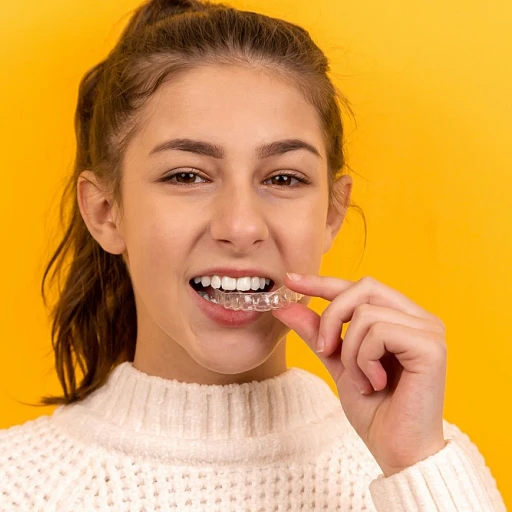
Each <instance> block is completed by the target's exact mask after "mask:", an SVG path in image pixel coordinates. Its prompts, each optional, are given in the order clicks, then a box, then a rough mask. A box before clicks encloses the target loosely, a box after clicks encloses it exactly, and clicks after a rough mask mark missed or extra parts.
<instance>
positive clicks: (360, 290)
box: [285, 274, 434, 318]
mask: <svg viewBox="0 0 512 512" xmlns="http://www.w3.org/2000/svg"><path fill="white" fill-rule="evenodd" d="M299 275H300V276H301V279H300V280H298V281H294V280H292V279H290V278H289V277H288V276H287V275H286V276H285V284H286V286H287V287H288V288H290V289H291V290H293V291H297V292H299V293H302V294H304V295H309V296H310V297H321V298H323V299H326V300H329V301H333V300H334V299H335V298H336V297H338V296H340V295H341V294H342V293H344V292H346V291H347V290H350V289H354V290H356V289H357V292H356V295H357V297H351V300H350V302H351V303H352V304H354V305H357V304H364V303H368V304H374V305H376V306H384V307H388V308H394V309H397V310H399V311H403V312H404V313H408V314H410V315H414V316H417V317H422V318H425V317H427V318H430V317H433V316H434V315H432V314H430V313H429V312H428V311H426V310H425V309H423V308H422V307H421V306H419V305H418V304H416V303H415V302H413V301H412V300H411V299H409V298H408V297H406V296H405V295H404V294H402V293H400V292H399V291H398V290H395V289H394V288H391V287H389V286H386V285H385V284H383V283H381V282H380V281H377V280H376V279H374V278H373V277H369V276H366V277H363V278H361V279H360V280H359V281H349V280H347V279H341V278H338V277H329V276H318V275H316V274H299ZM354 293H355V292H354ZM350 295H352V293H351V294H350Z"/></svg>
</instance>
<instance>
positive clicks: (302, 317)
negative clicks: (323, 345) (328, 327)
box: [272, 303, 320, 350]
mask: <svg viewBox="0 0 512 512" xmlns="http://www.w3.org/2000/svg"><path fill="white" fill-rule="evenodd" d="M272 314H273V315H274V317H275V318H277V319H278V320H280V321H281V322H283V323H284V324H285V325H287V326H288V327H289V328H290V329H293V330H294V331H295V332H296V333H297V334H298V335H299V336H300V337H301V338H302V339H303V340H304V341H305V342H306V343H307V345H308V346H309V347H310V348H311V349H312V350H315V348H316V341H317V338H318V329H319V326H320V315H318V314H317V313H316V312H315V311H313V310H312V309H310V308H308V307H307V306H304V305H303V304H299V303H295V304H290V306H289V307H287V308H282V309H273V310H272Z"/></svg>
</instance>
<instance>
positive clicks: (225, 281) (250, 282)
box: [194, 276, 270, 292]
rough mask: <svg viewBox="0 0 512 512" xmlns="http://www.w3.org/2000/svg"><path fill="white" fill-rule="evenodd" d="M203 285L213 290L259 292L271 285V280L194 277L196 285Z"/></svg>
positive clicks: (261, 278) (262, 278)
mask: <svg viewBox="0 0 512 512" xmlns="http://www.w3.org/2000/svg"><path fill="white" fill-rule="evenodd" d="M199 282H200V283H201V284H202V285H203V286H211V287H212V288H220V287H221V286H222V288H223V289H224V290H240V291H241V292H245V291H247V290H259V289H260V288H261V289H263V288H265V286H266V285H268V284H270V279H266V278H264V277H239V278H238V279H236V278H234V277H227V276H211V277H210V276H199V277H194V283H199Z"/></svg>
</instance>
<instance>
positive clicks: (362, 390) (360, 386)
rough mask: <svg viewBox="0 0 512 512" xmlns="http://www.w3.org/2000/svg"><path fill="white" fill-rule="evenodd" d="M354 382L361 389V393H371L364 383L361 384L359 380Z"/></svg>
mask: <svg viewBox="0 0 512 512" xmlns="http://www.w3.org/2000/svg"><path fill="white" fill-rule="evenodd" d="M354 384H355V385H356V388H357V390H358V391H359V393H361V395H366V394H368V393H369V391H367V389H366V387H364V386H363V385H362V384H360V383H359V382H358V381H357V380H354Z"/></svg>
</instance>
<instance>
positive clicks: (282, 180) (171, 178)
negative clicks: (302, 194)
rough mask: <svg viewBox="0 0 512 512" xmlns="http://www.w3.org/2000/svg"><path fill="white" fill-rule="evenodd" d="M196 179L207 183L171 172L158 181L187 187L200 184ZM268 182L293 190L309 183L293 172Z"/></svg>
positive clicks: (196, 175)
mask: <svg viewBox="0 0 512 512" xmlns="http://www.w3.org/2000/svg"><path fill="white" fill-rule="evenodd" d="M197 178H199V179H201V180H203V182H205V181H207V180H206V178H203V177H202V176H201V175H200V174H199V173H197V172H191V171H188V172H183V171H181V172H180V171H177V172H172V173H170V174H167V175H166V176H164V177H162V178H161V179H160V181H163V182H169V183H174V184H176V185H178V186H187V185H196V184H198V183H201V182H200V181H196V180H197ZM270 180H273V182H272V183H271V185H275V186H278V187H285V188H295V187H298V186H300V184H308V183H309V181H308V180H307V179H306V178H305V177H304V176H303V175H302V174H299V173H295V172H288V173H281V174H275V175H274V176H271V177H270V178H267V179H266V180H265V181H270ZM293 180H295V182H297V183H296V184H293V183H294V181H293Z"/></svg>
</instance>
